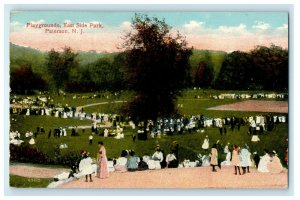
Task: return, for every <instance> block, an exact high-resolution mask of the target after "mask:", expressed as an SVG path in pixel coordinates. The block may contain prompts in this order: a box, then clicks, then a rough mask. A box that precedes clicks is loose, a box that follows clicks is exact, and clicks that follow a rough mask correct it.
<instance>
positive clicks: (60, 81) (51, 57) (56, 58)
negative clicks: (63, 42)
mask: <svg viewBox="0 0 300 200" xmlns="http://www.w3.org/2000/svg"><path fill="white" fill-rule="evenodd" d="M76 56H77V54H76V53H74V52H73V50H72V49H71V48H70V47H65V48H64V49H63V52H57V51H55V50H54V49H52V50H51V51H50V52H48V57H47V62H46V65H47V69H48V71H49V73H50V74H51V75H52V79H53V82H54V85H55V88H56V90H57V93H58V94H59V90H60V89H61V88H62V87H63V86H64V84H65V83H66V82H67V81H68V79H69V74H70V70H71V69H72V68H75V67H78V62H77V60H76Z"/></svg>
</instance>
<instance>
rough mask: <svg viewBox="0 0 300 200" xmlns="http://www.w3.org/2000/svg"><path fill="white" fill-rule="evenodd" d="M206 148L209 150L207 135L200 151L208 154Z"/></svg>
mask: <svg viewBox="0 0 300 200" xmlns="http://www.w3.org/2000/svg"><path fill="white" fill-rule="evenodd" d="M208 148H209V138H208V135H207V136H206V137H205V139H204V141H203V144H202V149H204V151H205V152H208Z"/></svg>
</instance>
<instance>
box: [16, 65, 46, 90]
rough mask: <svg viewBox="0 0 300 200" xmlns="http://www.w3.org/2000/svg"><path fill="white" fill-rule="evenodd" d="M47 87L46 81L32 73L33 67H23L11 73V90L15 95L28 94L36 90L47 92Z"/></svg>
mask: <svg viewBox="0 0 300 200" xmlns="http://www.w3.org/2000/svg"><path fill="white" fill-rule="evenodd" d="M46 87H47V84H46V82H45V80H44V79H43V78H42V77H41V75H40V74H38V73H34V72H33V71H32V67H31V65H22V66H21V67H20V68H17V69H14V70H12V71H11V73H10V88H11V90H12V92H14V93H19V94H28V93H31V92H33V91H34V90H45V89H46Z"/></svg>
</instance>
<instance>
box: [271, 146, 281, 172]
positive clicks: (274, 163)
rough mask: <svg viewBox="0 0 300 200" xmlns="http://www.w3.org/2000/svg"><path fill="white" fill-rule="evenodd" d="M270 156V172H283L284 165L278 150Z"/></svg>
mask: <svg viewBox="0 0 300 200" xmlns="http://www.w3.org/2000/svg"><path fill="white" fill-rule="evenodd" d="M270 156H271V158H270V162H269V163H268V169H269V171H270V173H273V174H279V173H281V172H282V170H283V167H282V164H281V162H280V159H279V158H278V156H277V153H276V151H275V150H273V151H272V153H271V154H270Z"/></svg>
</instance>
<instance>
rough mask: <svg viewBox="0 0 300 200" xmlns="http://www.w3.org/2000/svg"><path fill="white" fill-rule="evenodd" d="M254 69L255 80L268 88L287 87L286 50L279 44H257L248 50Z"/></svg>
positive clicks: (287, 67) (280, 88)
mask: <svg viewBox="0 0 300 200" xmlns="http://www.w3.org/2000/svg"><path fill="white" fill-rule="evenodd" d="M250 54H251V56H252V59H253V63H254V67H255V71H256V72H257V73H256V77H255V81H256V82H257V84H260V85H263V86H264V89H268V90H287V89H288V72H289V70H288V69H289V64H288V50H286V49H283V48H281V47H279V46H275V45H271V46H270V47H265V46H258V47H256V48H255V49H254V50H252V51H251V52H250Z"/></svg>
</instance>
